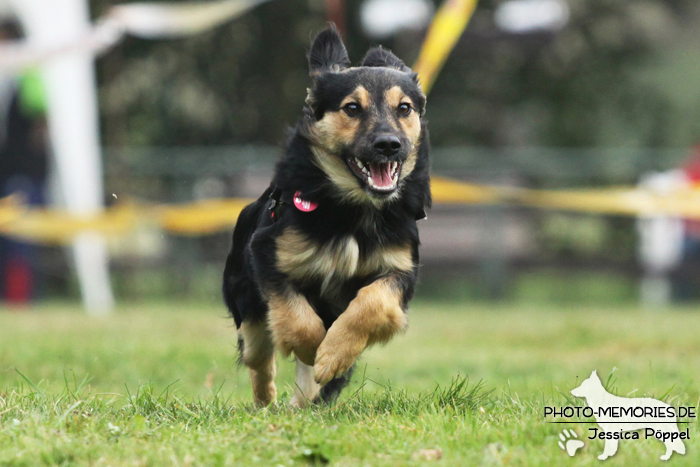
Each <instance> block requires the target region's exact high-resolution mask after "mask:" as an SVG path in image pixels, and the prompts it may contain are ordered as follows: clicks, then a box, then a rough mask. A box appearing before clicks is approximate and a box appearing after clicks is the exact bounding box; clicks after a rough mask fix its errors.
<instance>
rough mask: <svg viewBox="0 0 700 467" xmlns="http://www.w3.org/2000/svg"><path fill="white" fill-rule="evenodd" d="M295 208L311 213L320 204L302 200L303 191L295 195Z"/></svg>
mask: <svg viewBox="0 0 700 467" xmlns="http://www.w3.org/2000/svg"><path fill="white" fill-rule="evenodd" d="M294 206H296V208H297V209H298V210H300V211H302V212H311V211H313V210H314V209H316V208H317V207H318V203H314V202H313V201H307V200H305V199H301V191H297V192H296V193H294Z"/></svg>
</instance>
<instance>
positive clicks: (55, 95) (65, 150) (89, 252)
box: [11, 0, 114, 315]
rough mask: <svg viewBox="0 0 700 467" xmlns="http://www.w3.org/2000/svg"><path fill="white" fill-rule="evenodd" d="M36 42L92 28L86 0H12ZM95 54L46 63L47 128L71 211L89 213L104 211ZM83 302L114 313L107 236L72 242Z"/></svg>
mask: <svg viewBox="0 0 700 467" xmlns="http://www.w3.org/2000/svg"><path fill="white" fill-rule="evenodd" d="M11 1H12V3H13V6H14V7H15V11H17V13H18V15H19V17H20V20H21V21H22V24H23V26H24V27H25V30H26V32H27V35H28V39H29V40H30V41H32V42H34V43H35V44H36V45H37V46H39V47H41V46H55V45H56V44H61V43H69V42H72V41H75V40H76V38H80V37H81V36H82V35H85V34H86V33H87V31H88V30H89V28H90V19H89V11H88V4H87V1H86V0H50V1H46V0H11ZM93 59H94V57H93V56H92V54H91V53H90V52H71V53H69V54H65V55H61V56H59V57H56V58H54V59H52V60H50V61H49V62H47V63H46V64H45V65H43V66H42V76H43V78H44V85H45V86H46V91H47V98H48V126H49V135H50V138H51V144H52V148H53V156H54V158H55V162H56V163H55V166H56V167H57V170H58V180H59V184H60V186H61V192H62V195H63V199H64V201H65V203H66V208H67V209H68V211H70V212H71V213H74V214H78V215H90V214H94V213H98V212H100V211H101V210H102V209H103V185H102V160H101V156H100V143H99V128H98V110H97V86H96V82H95V74H94V68H93V67H94V65H93ZM73 258H74V262H75V269H76V272H77V275H78V280H79V281H80V289H81V293H82V297H83V304H84V306H85V308H86V310H87V311H88V312H89V313H90V314H94V315H102V314H106V313H109V312H110V311H111V310H112V308H113V306H114V297H113V295H112V289H111V285H110V282H109V258H108V252H107V247H106V244H105V241H104V239H103V238H102V237H101V236H100V235H98V234H96V233H90V232H87V233H84V234H81V235H80V236H79V237H77V238H76V239H75V241H74V242H73Z"/></svg>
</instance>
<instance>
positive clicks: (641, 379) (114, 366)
mask: <svg viewBox="0 0 700 467" xmlns="http://www.w3.org/2000/svg"><path fill="white" fill-rule="evenodd" d="M697 311H698V310H696V309H685V310H680V309H679V310H674V311H669V312H665V313H650V312H644V311H641V310H638V309H633V308H627V309H613V308H609V309H608V308H603V307H601V308H590V307H588V308H583V307H582V308H570V309H564V308H551V307H549V308H547V309H542V308H540V309H535V308H527V307H514V306H500V307H492V306H485V305H478V306H476V305H463V306H456V305H443V304H439V305H438V304H427V303H422V304H421V303H419V304H416V306H415V307H414V309H413V311H412V312H411V318H410V320H411V328H410V330H409V331H408V332H407V333H406V334H405V335H403V336H400V337H397V338H396V339H394V341H392V342H391V343H390V344H389V345H387V346H386V347H383V348H382V347H380V348H374V349H371V350H370V351H368V352H366V353H365V355H364V356H363V358H362V361H361V363H360V364H359V365H358V371H357V373H356V376H355V378H354V382H353V384H352V385H351V387H349V388H348V389H347V390H346V391H345V392H344V394H343V397H341V399H340V400H339V401H338V402H337V403H335V404H333V405H330V406H319V407H315V408H311V409H305V410H294V409H291V408H289V407H288V405H287V402H288V400H289V398H290V395H291V393H292V379H293V378H292V375H293V365H292V364H291V363H290V362H287V361H280V363H279V373H278V377H277V384H278V389H279V393H280V394H279V400H278V405H277V406H275V407H271V408H269V409H255V408H253V407H252V405H251V400H252V397H251V394H250V383H249V381H248V376H247V371H245V369H242V368H238V367H237V365H236V363H235V332H234V329H233V328H232V326H231V324H232V323H231V322H230V321H229V320H227V319H225V315H224V313H223V311H222V309H221V308H220V307H218V308H217V307H214V306H209V307H205V308H204V309H197V308H194V307H192V306H186V305H182V304H180V305H176V304H162V305H128V306H127V305H124V306H122V308H121V309H120V310H119V311H118V313H117V314H115V315H114V316H112V317H109V318H107V319H94V318H89V317H86V316H84V315H83V314H81V313H80V312H79V310H77V309H76V307H74V306H57V305H54V306H49V305H45V306H43V307H39V308H38V309H37V310H36V311H33V312H9V311H7V312H3V311H0V465H1V466H6V465H12V466H15V465H17V466H25V465H26V466H36V465H62V466H73V465H76V466H78V465H80V466H83V465H85V466H87V465H90V466H150V465H153V466H159V465H175V466H218V465H230V466H234V465H235V466H241V465H264V466H275V465H314V464H318V465H322V464H325V463H327V464H328V465H332V466H358V465H372V466H374V465H377V466H397V465H431V464H436V463H438V464H441V465H449V466H468V465H476V466H480V465H509V466H519V465H547V466H549V465H551V466H561V465H572V466H584V465H597V464H598V463H599V461H598V460H597V459H596V456H597V455H598V454H600V453H601V452H602V448H603V442H602V441H599V440H594V441H589V440H587V439H586V440H585V441H586V447H585V448H584V449H583V450H581V451H579V452H578V454H577V455H576V456H575V457H573V458H570V457H568V456H567V455H566V454H565V453H564V452H563V451H561V450H560V449H559V447H558V446H557V440H558V438H557V435H558V433H559V432H560V431H561V429H562V425H555V424H549V423H546V422H545V420H544V419H543V417H542V413H543V407H544V405H566V404H567V400H566V397H565V396H564V395H562V393H564V394H568V391H569V390H570V389H571V388H573V387H575V386H576V385H577V383H580V382H581V380H582V379H583V378H585V377H587V376H588V375H589V374H590V372H591V371H592V370H593V369H597V370H598V373H599V374H601V375H602V376H603V379H604V380H605V379H606V377H607V376H608V375H609V374H611V372H612V375H613V376H612V379H613V380H614V385H613V386H614V388H613V390H614V391H615V392H616V393H618V394H619V395H622V396H636V397H641V396H650V397H657V398H664V399H666V400H668V401H670V402H672V403H673V404H674V405H691V406H696V407H697V405H698V399H699V398H700V386H699V385H698V376H699V375H700V336H698V329H700V313H697ZM614 368H617V370H615V371H613V369H614ZM575 402H577V403H579V405H580V402H579V401H575ZM589 426H592V425H586V424H584V423H580V424H573V425H567V427H569V428H574V429H575V430H576V431H577V432H578V434H579V436H580V437H582V438H585V436H587V428H588V427H589ZM689 427H690V434H691V440H690V441H686V443H685V444H686V447H687V453H686V455H685V456H680V455H677V454H674V456H673V458H672V459H671V461H670V463H671V465H693V466H695V465H698V461H699V460H700V442H699V441H698V439H700V431H699V429H698V424H697V423H691V424H690V425H689ZM433 449H435V450H440V451H441V452H442V459H441V460H439V461H435V460H427V459H425V456H426V455H429V453H428V454H426V453H425V451H423V454H421V452H422V451H421V450H433ZM663 452H664V447H663V445H662V444H661V443H660V442H658V441H654V440H640V441H622V442H621V443H620V448H619V451H618V453H617V454H616V455H615V456H614V457H612V458H611V459H608V460H607V461H605V462H606V464H607V465H612V466H630V465H635V466H636V465H645V466H646V465H656V464H658V463H661V462H662V461H660V460H658V457H659V456H660V455H661V454H663Z"/></svg>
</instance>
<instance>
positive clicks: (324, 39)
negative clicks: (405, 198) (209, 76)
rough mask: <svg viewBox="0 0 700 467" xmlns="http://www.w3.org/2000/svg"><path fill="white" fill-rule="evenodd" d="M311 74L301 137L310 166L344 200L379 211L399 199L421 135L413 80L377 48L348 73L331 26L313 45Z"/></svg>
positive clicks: (420, 101) (421, 103) (420, 98)
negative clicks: (380, 204) (311, 154)
mask: <svg viewBox="0 0 700 467" xmlns="http://www.w3.org/2000/svg"><path fill="white" fill-rule="evenodd" d="M309 69H310V74H311V77H312V79H313V85H312V88H311V89H309V90H308V92H309V93H308V97H307V100H306V103H307V104H308V106H309V111H308V112H307V117H306V133H307V135H308V137H309V140H310V141H311V144H312V148H313V152H314V157H315V163H316V164H317V165H318V166H319V167H320V168H321V169H322V170H323V171H324V172H325V173H326V175H328V178H329V179H330V180H331V182H332V183H333V184H334V185H336V187H337V188H339V190H340V192H341V194H342V195H343V196H344V197H346V198H349V199H352V200H355V201H360V202H362V201H371V202H374V203H375V204H376V203H377V202H382V201H384V200H389V199H392V198H394V197H396V196H397V194H398V193H399V191H400V189H401V187H402V185H403V183H404V180H405V179H406V177H408V176H409V175H410V174H411V172H412V171H413V170H414V169H415V167H416V163H417V160H418V158H419V157H420V151H419V149H420V145H421V144H422V142H423V137H424V132H425V126H424V124H423V121H422V117H423V114H424V112H425V95H424V94H423V91H422V89H421V86H420V83H419V82H418V77H417V75H416V74H415V73H413V71H411V69H410V68H408V67H407V66H406V65H404V63H403V62H402V61H401V60H400V59H399V58H398V57H396V56H395V55H394V54H393V53H391V52H390V51H388V50H386V49H383V48H381V47H377V48H373V49H370V51H369V52H368V53H367V55H366V56H365V58H364V60H363V61H362V64H361V65H360V66H358V67H350V59H349V58H348V54H347V51H346V50H345V46H344V45H343V41H342V40H341V38H340V36H339V34H338V32H337V30H336V29H335V27H334V26H331V27H329V28H328V29H326V30H324V31H322V32H321V33H320V34H319V35H318V36H317V37H316V39H315V40H314V41H313V44H312V46H311V52H310V53H309ZM426 157H427V154H426Z"/></svg>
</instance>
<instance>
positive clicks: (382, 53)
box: [362, 45, 411, 72]
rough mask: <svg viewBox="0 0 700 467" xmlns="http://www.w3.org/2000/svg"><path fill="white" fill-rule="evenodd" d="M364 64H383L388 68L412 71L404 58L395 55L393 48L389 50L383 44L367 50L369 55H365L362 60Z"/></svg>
mask: <svg viewBox="0 0 700 467" xmlns="http://www.w3.org/2000/svg"><path fill="white" fill-rule="evenodd" d="M362 66H380V67H381V66H383V67H387V68H396V69H397V70H399V71H404V72H410V71H411V69H410V68H408V67H407V66H406V64H405V63H404V62H403V60H401V59H400V58H399V57H397V56H396V55H394V54H393V53H392V52H391V50H387V49H385V48H383V47H382V46H381V45H380V46H379V47H375V48H373V49H370V50H369V52H367V55H365V58H364V59H363V60H362Z"/></svg>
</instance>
